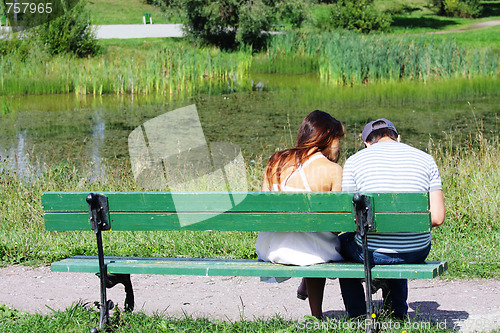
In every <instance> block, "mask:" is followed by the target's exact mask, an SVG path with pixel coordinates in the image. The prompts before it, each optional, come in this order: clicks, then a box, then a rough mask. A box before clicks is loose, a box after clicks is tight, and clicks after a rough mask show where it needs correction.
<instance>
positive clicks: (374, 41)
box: [255, 32, 499, 86]
mask: <svg viewBox="0 0 500 333" xmlns="http://www.w3.org/2000/svg"><path fill="white" fill-rule="evenodd" d="M296 58H299V59H302V61H303V63H302V64H299V63H298V62H296V61H293V60H294V59H296ZM266 60H267V62H266ZM498 61H499V53H498V52H497V51H495V50H493V49H490V48H476V49H467V48H465V47H461V46H459V45H458V44H457V43H456V42H454V41H452V40H449V41H439V42H435V41H434V39H433V38H429V37H425V36H421V37H416V36H405V35H403V36H389V35H368V36H367V35H361V34H356V33H349V32H342V33H339V32H325V33H322V34H319V35H317V34H307V33H305V34H286V35H277V36H274V37H273V38H272V39H271V41H270V43H269V46H268V50H267V53H266V54H265V56H264V57H262V56H261V58H260V59H259V62H258V63H257V64H256V65H255V66H256V67H255V69H256V70H259V71H267V72H270V73H275V72H282V73H290V72H315V71H316V70H317V72H319V75H320V77H321V78H322V80H323V81H325V82H329V83H332V84H335V85H341V86H352V85H359V84H368V83H374V82H395V81H401V80H417V81H423V82H427V81H429V80H432V79H443V78H444V79H446V78H472V77H477V76H494V77H496V76H498V74H499V72H498V70H499V69H498ZM283 63H286V65H284V64H283ZM299 66H302V69H300V68H296V67H299Z"/></svg>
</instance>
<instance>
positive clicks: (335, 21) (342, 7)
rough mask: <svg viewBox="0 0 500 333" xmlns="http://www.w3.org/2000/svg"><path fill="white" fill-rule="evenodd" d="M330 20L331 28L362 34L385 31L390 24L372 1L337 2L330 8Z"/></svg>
mask: <svg viewBox="0 0 500 333" xmlns="http://www.w3.org/2000/svg"><path fill="white" fill-rule="evenodd" d="M330 19H331V21H330V27H332V28H337V29H338V28H340V29H347V30H354V31H360V32H363V33H368V32H370V31H387V30H388V29H389V27H390V25H391V23H392V19H391V17H390V16H389V15H388V14H384V13H382V12H381V11H380V10H378V9H377V8H375V6H374V5H373V0H339V1H338V2H337V3H336V4H335V5H333V6H332V7H331V16H330ZM323 24H324V22H323ZM321 28H324V26H323V27H321Z"/></svg>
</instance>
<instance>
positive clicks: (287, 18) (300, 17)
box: [274, 0, 311, 28]
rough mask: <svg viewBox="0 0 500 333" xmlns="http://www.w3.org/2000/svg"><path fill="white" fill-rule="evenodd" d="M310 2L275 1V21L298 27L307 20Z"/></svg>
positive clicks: (298, 0)
mask: <svg viewBox="0 0 500 333" xmlns="http://www.w3.org/2000/svg"><path fill="white" fill-rule="evenodd" d="M310 9H311V3H310V1H309V0H282V1H276V2H275V10H274V12H275V13H276V15H277V16H276V18H275V21H276V23H279V24H284V25H290V26H291V27H292V28H300V27H302V26H303V24H304V23H305V22H306V21H307V20H308V18H309V15H310Z"/></svg>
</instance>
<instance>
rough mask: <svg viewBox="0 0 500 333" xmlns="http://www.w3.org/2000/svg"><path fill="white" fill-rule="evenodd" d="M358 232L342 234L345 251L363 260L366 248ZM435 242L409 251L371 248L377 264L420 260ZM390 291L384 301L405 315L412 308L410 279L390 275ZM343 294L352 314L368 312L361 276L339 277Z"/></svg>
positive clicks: (351, 257)
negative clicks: (359, 242) (407, 301)
mask: <svg viewBox="0 0 500 333" xmlns="http://www.w3.org/2000/svg"><path fill="white" fill-rule="evenodd" d="M354 235H355V234H354V233H352V232H348V233H344V234H342V235H340V236H339V237H340V243H341V253H342V256H343V257H344V258H345V260H347V261H354V262H363V249H362V248H361V246H359V245H358V244H356V241H355V240H354ZM430 249H431V246H430V244H429V246H428V247H427V248H425V249H423V250H419V251H415V252H409V253H380V252H370V253H369V254H370V258H369V259H370V262H371V263H372V264H375V265H391V264H416V263H420V262H423V261H424V260H425V258H426V257H427V255H428V254H429V251H430ZM385 281H386V282H387V286H388V289H389V293H388V294H387V295H384V301H385V302H386V304H389V305H390V306H391V310H392V312H393V314H394V315H395V316H404V315H406V314H407V312H408V304H407V303H406V300H407V299H408V281H407V280H406V279H387V280H385ZM339 282H340V290H341V292H342V298H343V300H344V305H345V308H346V311H347V314H348V315H349V317H351V318H354V317H357V316H361V315H364V314H365V313H366V302H365V291H364V289H363V285H362V284H361V279H339Z"/></svg>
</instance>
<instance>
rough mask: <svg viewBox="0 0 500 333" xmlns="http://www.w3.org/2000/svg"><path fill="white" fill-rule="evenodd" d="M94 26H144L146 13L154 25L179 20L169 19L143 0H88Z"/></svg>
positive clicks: (177, 20)
mask: <svg viewBox="0 0 500 333" xmlns="http://www.w3.org/2000/svg"><path fill="white" fill-rule="evenodd" d="M88 8H89V10H90V12H91V15H92V19H93V21H94V24H98V25H100V24H142V16H143V15H144V13H150V14H151V17H152V19H153V24H155V23H156V24H160V23H178V22H179V19H178V18H177V19H175V18H170V17H167V16H166V15H165V14H164V13H163V12H162V11H161V10H160V9H159V8H158V7H155V6H152V5H148V4H146V3H145V2H144V1H143V0H126V1H123V0H88Z"/></svg>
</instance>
